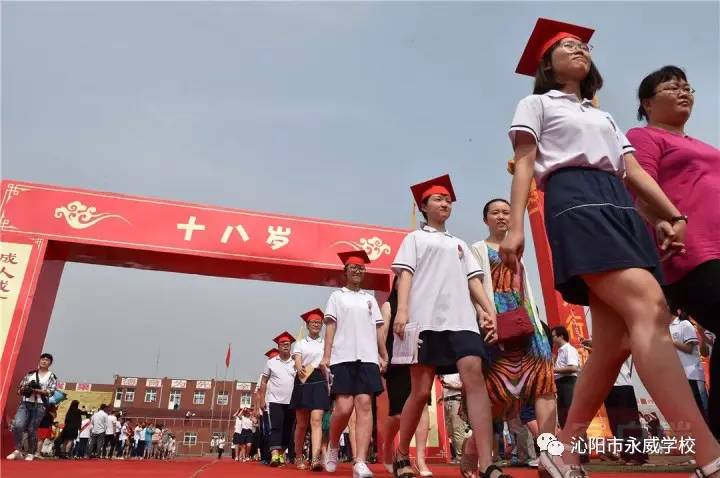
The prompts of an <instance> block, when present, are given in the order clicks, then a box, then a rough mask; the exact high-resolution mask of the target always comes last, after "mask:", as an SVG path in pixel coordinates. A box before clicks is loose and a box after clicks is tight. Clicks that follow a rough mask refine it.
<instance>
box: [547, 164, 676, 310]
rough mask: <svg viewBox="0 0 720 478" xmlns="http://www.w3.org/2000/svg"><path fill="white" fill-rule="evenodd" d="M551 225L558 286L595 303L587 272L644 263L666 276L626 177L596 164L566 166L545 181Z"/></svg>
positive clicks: (578, 300)
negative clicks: (629, 191)
mask: <svg viewBox="0 0 720 478" xmlns="http://www.w3.org/2000/svg"><path fill="white" fill-rule="evenodd" d="M545 228H546V230H547V235H548V241H549V242H550V249H551V250H552V259H553V272H554V275H555V289H557V291H558V292H560V294H562V296H563V299H565V301H567V302H569V303H572V304H579V305H589V294H588V287H587V285H586V284H585V281H584V280H583V279H582V275H584V274H594V273H598V272H607V271H610V270H616V269H629V268H634V267H638V268H642V269H647V270H648V271H650V272H651V273H652V274H653V275H654V276H655V278H656V279H657V280H658V282H660V283H662V282H663V276H662V272H661V270H660V259H659V256H658V253H657V248H656V246H655V244H654V242H653V240H652V238H651V236H650V233H649V231H648V229H647V225H646V224H645V221H643V219H642V218H641V217H640V215H639V214H638V212H637V211H636V210H635V207H634V204H633V200H632V198H631V197H630V193H628V191H627V189H626V188H625V185H624V184H623V182H622V181H621V180H620V179H619V178H618V177H617V176H615V175H613V174H610V173H607V172H605V171H601V170H599V169H591V168H575V167H573V168H563V169H559V170H557V171H555V172H554V173H552V174H551V175H550V176H549V177H548V179H547V181H546V184H545Z"/></svg>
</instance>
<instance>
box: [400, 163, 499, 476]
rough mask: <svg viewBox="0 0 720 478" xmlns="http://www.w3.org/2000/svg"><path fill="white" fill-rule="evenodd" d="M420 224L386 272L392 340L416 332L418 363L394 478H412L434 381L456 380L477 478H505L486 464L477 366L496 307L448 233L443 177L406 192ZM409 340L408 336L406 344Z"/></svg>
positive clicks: (488, 433)
mask: <svg viewBox="0 0 720 478" xmlns="http://www.w3.org/2000/svg"><path fill="white" fill-rule="evenodd" d="M411 190H412V193H413V196H414V198H415V202H416V203H417V205H418V207H419V208H420V210H421V211H422V213H423V216H424V217H425V219H426V221H427V222H426V223H425V224H423V226H422V227H421V228H420V229H419V230H417V231H414V232H412V233H410V234H408V235H407V236H406V237H405V239H403V242H402V244H401V245H400V249H399V251H398V253H397V256H396V257H395V260H394V262H393V265H392V268H393V270H394V271H395V273H396V274H397V275H398V284H397V287H398V304H397V312H396V314H395V323H394V327H393V330H394V333H395V334H397V337H396V338H395V340H398V337H399V338H400V339H403V340H405V335H406V334H405V327H406V325H407V324H408V323H412V324H414V326H416V327H417V330H418V331H419V340H418V353H417V363H416V364H413V365H410V376H411V389H410V396H409V397H408V399H407V401H406V402H405V405H404V406H403V409H402V413H401V416H400V438H399V442H398V447H397V450H396V453H395V458H394V463H393V469H394V476H395V477H397V478H413V477H415V473H414V471H413V468H412V467H411V466H410V461H409V459H408V453H409V447H410V440H411V438H412V435H413V434H414V433H415V429H416V427H417V425H418V421H419V420H420V416H421V414H422V413H423V409H424V408H425V407H426V404H427V401H428V398H429V396H430V390H431V388H432V384H433V381H434V379H435V374H450V373H458V372H459V373H460V379H461V380H462V383H463V385H464V387H465V392H466V395H467V403H468V415H469V417H470V423H471V426H472V429H473V437H474V439H475V441H476V444H477V448H478V455H479V464H480V468H479V471H480V476H482V477H483V478H498V477H507V476H509V475H505V474H503V472H502V470H501V469H500V468H498V467H497V466H495V465H493V464H492V416H491V412H490V401H489V399H488V393H487V389H486V387H485V380H484V378H483V373H482V361H483V359H484V358H487V355H486V345H485V341H484V340H483V337H482V336H481V335H480V329H479V328H478V317H480V320H481V324H482V328H483V330H484V332H485V334H486V336H485V340H487V341H488V342H489V343H493V342H495V341H496V340H497V336H496V334H497V331H496V322H495V307H494V306H493V305H492V303H491V302H490V300H489V299H488V297H487V295H486V294H485V290H484V289H483V285H482V282H481V281H480V279H481V278H482V276H483V273H484V272H483V271H482V270H481V269H480V266H479V265H478V263H477V260H476V259H475V257H474V256H473V254H472V252H471V251H470V248H469V247H468V245H467V244H466V243H465V242H464V241H463V240H461V239H459V238H457V237H455V236H453V235H452V234H450V232H448V231H447V229H446V227H445V224H446V221H447V220H448V219H449V217H450V214H451V211H452V203H453V202H454V201H455V193H454V191H453V188H452V184H451V182H450V177H449V176H448V175H445V176H441V177H438V178H435V179H432V180H430V181H426V182H424V183H421V184H416V185H415V186H413V187H412V188H411ZM411 336H414V332H413V333H412V334H411V333H408V340H412V338H411Z"/></svg>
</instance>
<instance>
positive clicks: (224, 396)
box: [217, 392, 230, 405]
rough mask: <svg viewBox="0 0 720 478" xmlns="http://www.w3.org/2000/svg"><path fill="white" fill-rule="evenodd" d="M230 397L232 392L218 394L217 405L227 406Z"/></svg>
mask: <svg viewBox="0 0 720 478" xmlns="http://www.w3.org/2000/svg"><path fill="white" fill-rule="evenodd" d="M229 396H230V392H218V396H217V404H218V405H227V404H228V397H229Z"/></svg>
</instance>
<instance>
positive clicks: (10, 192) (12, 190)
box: [0, 183, 30, 229]
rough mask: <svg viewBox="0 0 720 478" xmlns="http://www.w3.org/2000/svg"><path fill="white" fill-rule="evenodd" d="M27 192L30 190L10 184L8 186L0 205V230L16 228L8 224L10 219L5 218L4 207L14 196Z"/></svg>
mask: <svg viewBox="0 0 720 478" xmlns="http://www.w3.org/2000/svg"><path fill="white" fill-rule="evenodd" d="M29 190H30V188H24V187H22V186H18V185H16V184H12V183H11V184H8V186H7V189H5V193H4V194H3V198H2V203H0V209H1V210H2V214H0V229H17V227H15V226H13V225H12V224H10V218H8V217H7V216H5V206H7V203H9V202H10V200H11V199H12V198H14V197H15V196H19V195H20V193H21V192H23V191H29Z"/></svg>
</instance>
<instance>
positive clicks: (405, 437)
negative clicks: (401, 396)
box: [397, 364, 487, 458]
mask: <svg viewBox="0 0 720 478" xmlns="http://www.w3.org/2000/svg"><path fill="white" fill-rule="evenodd" d="M480 373H481V374H482V372H480ZM434 379H435V369H434V368H433V367H427V366H425V365H420V364H417V365H411V366H410V383H411V385H410V396H409V397H408V399H407V401H406V402H405V405H404V406H403V409H402V413H401V415H400V438H399V442H398V447H397V454H398V455H399V456H401V457H405V458H407V456H408V455H409V451H410V440H412V437H413V435H414V434H415V430H416V429H417V426H418V423H419V422H420V417H421V415H422V413H423V409H425V408H427V401H428V398H430V389H431V388H432V384H433V380H434ZM486 396H487V393H486Z"/></svg>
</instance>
